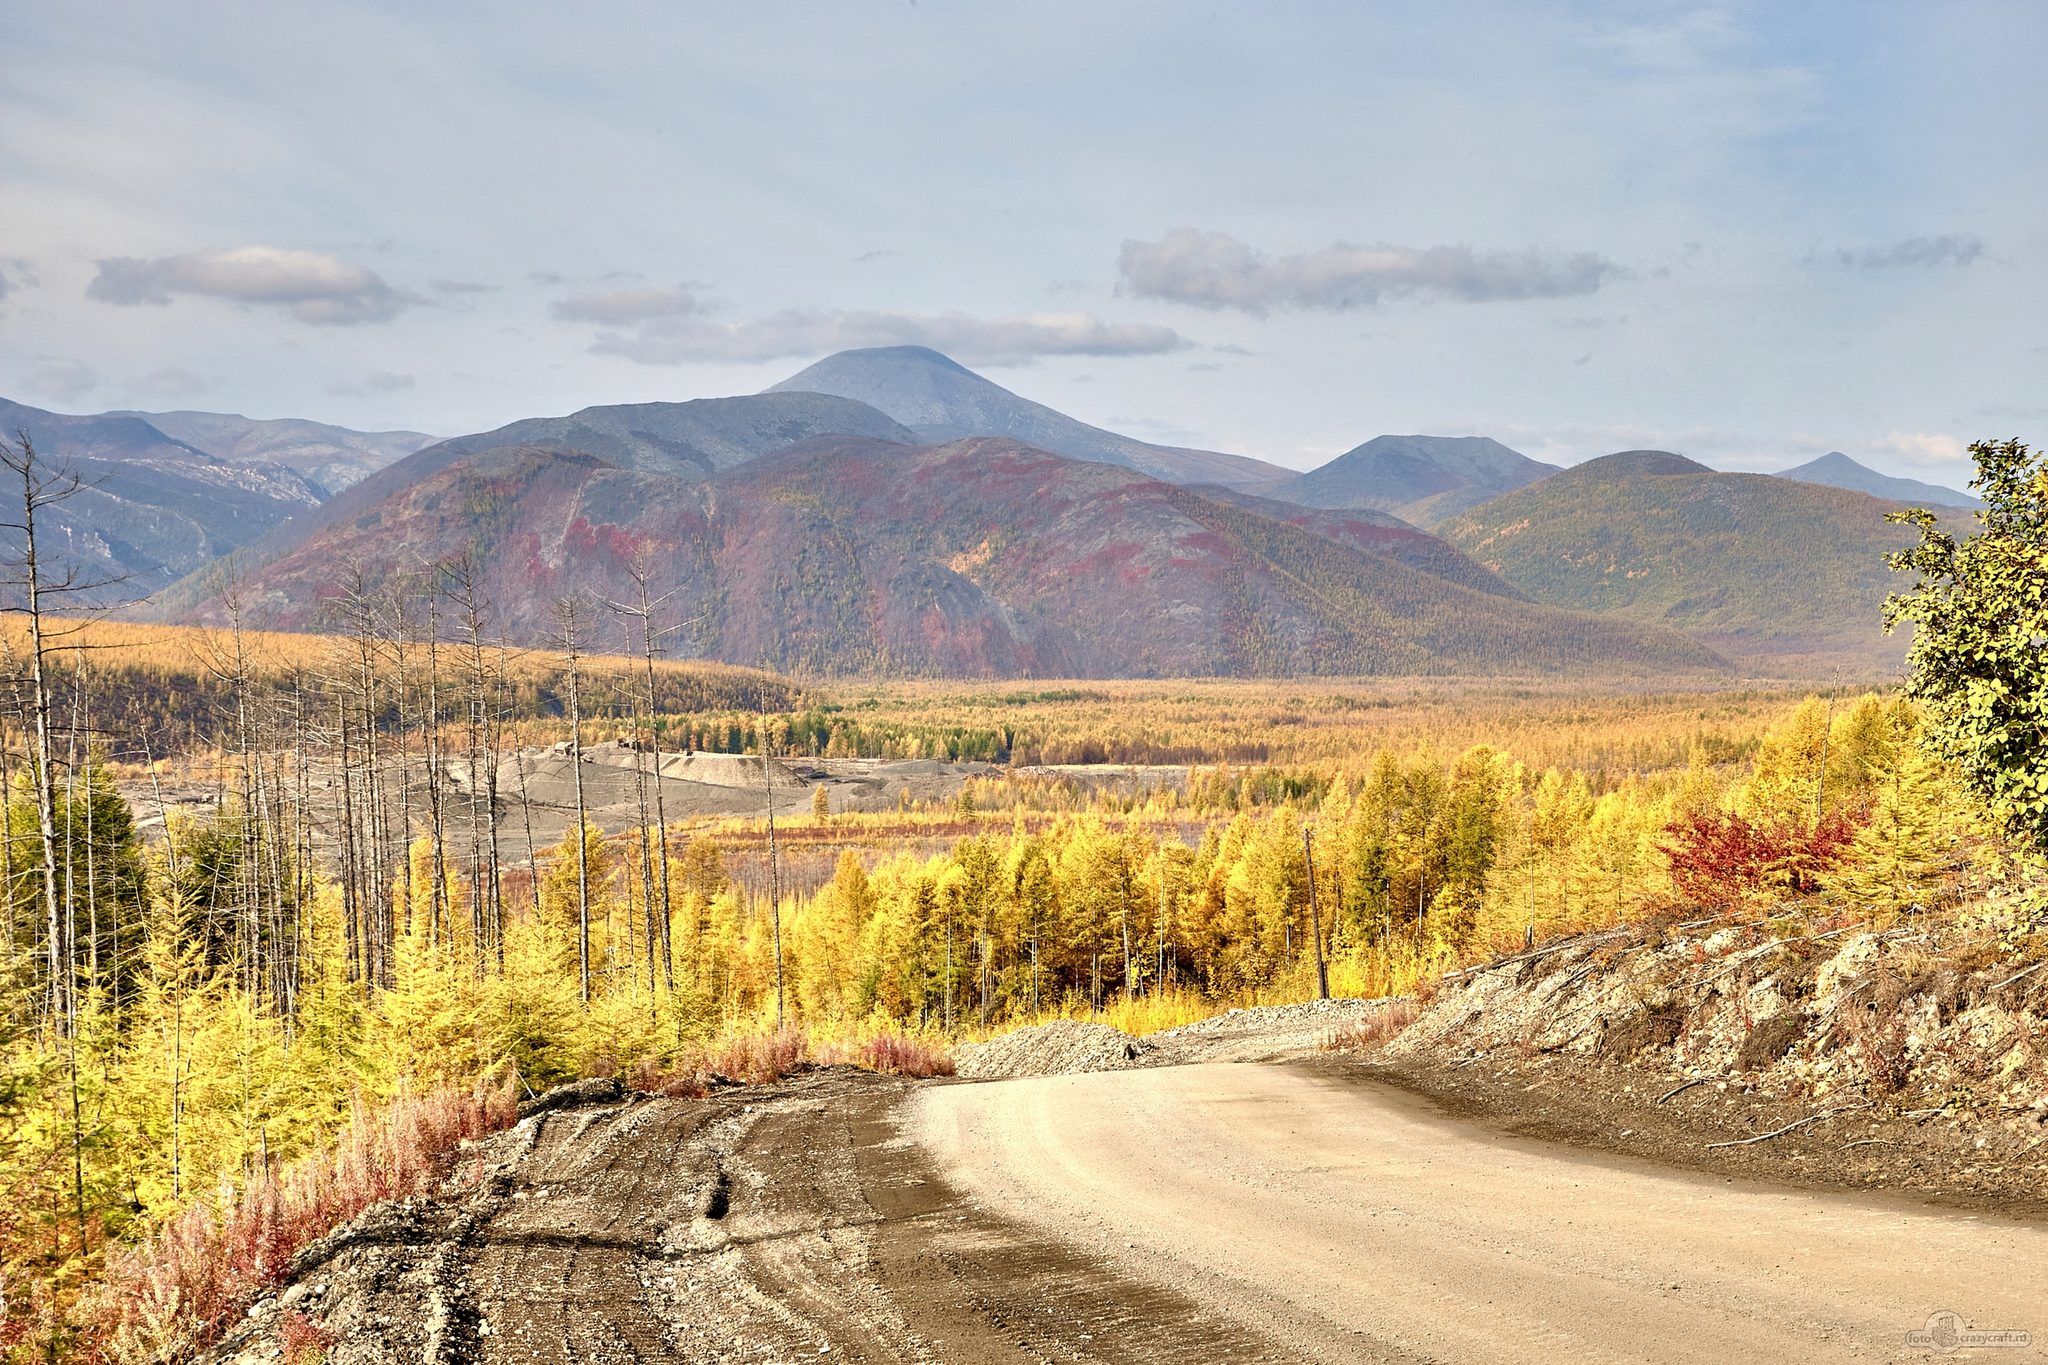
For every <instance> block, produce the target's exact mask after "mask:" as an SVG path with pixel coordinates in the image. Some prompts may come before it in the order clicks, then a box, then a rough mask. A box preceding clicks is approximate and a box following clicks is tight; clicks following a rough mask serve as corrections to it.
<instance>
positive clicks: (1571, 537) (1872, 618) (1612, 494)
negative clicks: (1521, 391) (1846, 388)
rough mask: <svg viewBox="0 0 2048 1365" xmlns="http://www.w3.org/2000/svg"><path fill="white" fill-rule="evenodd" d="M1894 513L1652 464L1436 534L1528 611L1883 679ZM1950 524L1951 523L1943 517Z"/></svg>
mask: <svg viewBox="0 0 2048 1365" xmlns="http://www.w3.org/2000/svg"><path fill="white" fill-rule="evenodd" d="M1900 506H1902V504H1899V503H1891V502H1884V501H1882V500H1880V499H1877V498H1873V497H1871V496H1869V495H1868V494H1864V493H1857V492H1853V491H1850V490H1848V489H1840V488H1827V487H1823V486H1821V485H1819V484H1809V483H1798V482H1795V481H1793V480H1790V479H1781V478H1776V477H1773V476H1772V475H1768V474H1718V473H1715V472H1714V471H1713V470H1710V469H1708V468H1707V467H1706V466H1705V465H1701V464H1698V463H1695V462H1694V461H1692V460H1688V459H1686V458H1685V457H1684V456H1681V455H1673V454H1669V453H1667V452H1663V451H1628V452H1624V453H1622V454H1619V455H1609V456H1605V457H1603V458H1601V459H1597V460H1588V461H1587V462H1586V463H1584V464H1581V465H1576V466H1574V467H1572V468H1571V469H1568V470H1566V471H1565V472H1564V473H1562V474H1555V475H1552V476H1551V477H1550V478H1548V479H1545V480H1544V481H1543V482H1541V483H1538V484H1534V485H1531V486H1530V487H1528V488H1523V489H1518V490H1516V491H1515V492H1512V493H1509V494H1506V495H1504V496H1502V497H1499V498H1495V499H1494V500H1493V501H1491V502H1487V503H1483V504H1481V505H1480V506H1478V507H1475V508H1473V509H1472V510H1471V511H1469V512H1466V513H1463V514H1462V515H1459V516H1456V517H1453V518H1451V519H1450V520H1449V521H1448V522H1446V523H1445V524H1444V525H1443V526H1442V527H1441V528H1439V529H1440V533H1441V534H1442V535H1443V536H1444V538H1445V539H1447V540H1449V541H1450V542H1451V543H1452V544H1454V545H1456V546H1458V547H1459V548H1460V549H1462V550H1464V551H1465V552H1466V553H1467V554H1469V555H1471V556H1472V557H1473V558H1474V559H1476V560H1478V561H1479V562H1480V563H1482V564H1485V565H1486V566H1487V567H1489V568H1491V569H1494V570H1495V571H1496V572H1498V573H1499V574H1500V575H1501V576H1502V577H1504V578H1506V579H1507V580H1508V581H1509V582H1511V583H1513V584H1515V585H1516V586H1517V587H1519V588H1521V589H1522V590H1523V591H1524V592H1527V593H1528V594H1529V595H1530V596H1531V597H1533V598H1535V599H1536V600H1537V601H1539V602H1548V603H1550V604H1552V605H1554V606H1560V607H1571V608H1575V609H1577V610H1580V611H1591V612H1599V613H1601V614H1603V615H1607V616H1613V617H1619V618H1621V619H1624V620H1632V621H1642V622H1645V623H1648V622H1656V623H1658V624H1661V625H1668V626H1673V627H1676V628H1678V629H1680V630H1683V631H1685V632H1686V633H1687V634H1689V635H1691V636H1692V637H1693V638H1694V639H1696V640H1699V641H1700V642H1701V643H1703V644H1706V645H1709V646H1711V647H1713V648H1714V649H1716V650H1719V651H1721V652H1723V653H1725V654H1729V655H1732V656H1741V657H1745V658H1771V657H1775V658H1778V659H1782V660H1788V661H1798V660H1802V659H1803V660H1805V661H1806V666H1809V667H1825V666H1831V665H1832V663H1836V662H1845V663H1848V664H1850V665H1852V666H1855V667H1859V668H1869V667H1872V666H1878V667H1889V666H1894V665H1896V663H1897V662H1898V661H1899V660H1900V659H1902V658H1903V657H1904V654H1905V648H1906V641H1905V639H1904V638H1903V637H1895V638H1890V639H1887V638H1886V637H1885V636H1884V634H1883V633H1882V626H1883V622H1882V620H1881V618H1880V615H1879V609H1880V608H1881V607H1882V605H1883V603H1884V599H1885V595H1886V594H1887V593H1889V592H1891V591H1892V590H1894V589H1895V588H1897V587H1898V586H1899V584H1898V582H1897V580H1896V579H1895V578H1894V576H1893V575H1892V574H1891V573H1890V572H1889V571H1888V570H1887V569H1886V568H1885V565H1884V556H1885V555H1886V554H1887V553H1890V552H1892V551H1895V550H1899V549H1902V548H1904V547H1905V546H1907V545H1909V544H1911V543H1912V542H1913V539H1914V533H1913V532H1912V530H1911V528H1909V527H1903V526H1896V525H1890V524H1887V523H1886V521H1885V519H1884V517H1885V513H1887V512H1890V511H1894V510H1897V509H1898V508H1899V507H1900ZM1954 515H1955V516H1956V517H1957V518H1958V520H1961V519H1962V518H1964V517H1966V516H1967V514H1964V513H1956V514H1954Z"/></svg>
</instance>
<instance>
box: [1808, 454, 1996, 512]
mask: <svg viewBox="0 0 2048 1365" xmlns="http://www.w3.org/2000/svg"><path fill="white" fill-rule="evenodd" d="M1777 477H1779V478H1781V479H1793V480H1796V481H1798V482H1800V483H1817V484H1821V485H1823V486H1825V487H1828V488H1848V489H1853V490H1855V491H1856V492H1858V493H1868V494H1870V495H1871V496H1872V497H1875V498H1888V499H1890V500H1891V501H1893V502H1907V503H1923V502H1925V503H1932V504H1934V505H1935V506H1938V507H1969V508H1977V507H1982V506H1983V505H1984V502H1983V500H1982V499H1981V498H1976V497H1972V496H1971V495H1970V494H1968V493H1962V492H1958V491H1957V490H1955V489H1953V488H1945V487H1943V486H1942V485H1941V484H1938V483H1922V482H1921V481H1920V480H1918V479H1901V478H1896V477H1894V476H1893V475H1890V474H1880V473H1878V472H1877V471H1876V470H1875V469H1872V468H1870V467H1869V466H1868V465H1864V464H1859V463H1857V462H1856V461H1855V460H1852V459H1850V458H1849V457H1848V456H1847V455H1844V454H1843V453H1842V452H1841V451H1839V450H1831V451H1829V452H1828V453H1827V454H1825V455H1823V456H1821V457H1820V458H1819V459H1817V460H1808V461H1807V462H1806V463H1805V464H1803V465H1799V466H1798V467H1797V468H1793V469H1781V470H1779V471H1778V472H1777Z"/></svg>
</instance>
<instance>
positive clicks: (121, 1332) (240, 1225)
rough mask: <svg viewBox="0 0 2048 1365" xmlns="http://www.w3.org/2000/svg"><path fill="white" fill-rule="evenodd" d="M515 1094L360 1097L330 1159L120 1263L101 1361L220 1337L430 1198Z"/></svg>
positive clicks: (251, 1190) (240, 1196) (256, 1185)
mask: <svg viewBox="0 0 2048 1365" xmlns="http://www.w3.org/2000/svg"><path fill="white" fill-rule="evenodd" d="M517 1086H518V1079H517V1077H516V1076H510V1075H508V1076H506V1077H505V1078H504V1080H503V1082H502V1083H501V1084H499V1085H497V1086H483V1085H480V1086H478V1087H477V1088H476V1089H475V1090H473V1091H468V1092H465V1091H460V1090H455V1089H452V1088H451V1089H442V1090H437V1091H435V1092H434V1093H432V1094H430V1095H426V1096H415V1095H411V1094H401V1095H400V1096H399V1097H398V1098H397V1099H396V1100H394V1101H393V1102H392V1103H391V1105H390V1107H389V1108H388V1109H386V1110H385V1111H383V1112H382V1113H376V1112H372V1111H371V1110H370V1109H369V1108H368V1106H366V1105H365V1104H363V1103H362V1101H361V1099H360V1098H358V1099H357V1101H356V1104H355V1109H354V1113H353V1114H352V1116H351V1117H350V1120H349V1124H348V1127H347V1128H345V1129H344V1130H343V1131H342V1134H341V1137H340V1140H339V1141H337V1142H336V1143H335V1144H334V1146H333V1148H332V1149H331V1150H330V1151H323V1152H320V1153H317V1154H315V1155H312V1156H307V1157H303V1158H301V1159H299V1160H298V1161H295V1162H293V1163H291V1164H290V1165H289V1166H287V1167H285V1168H284V1170H282V1171H281V1172H280V1171H275V1170H272V1171H266V1172H265V1173H263V1174H262V1175H261V1176H258V1177H256V1178H255V1179H252V1180H251V1181H250V1182H249V1184H248V1185H246V1186H245V1187H243V1188H242V1189H240V1190H236V1189H232V1188H227V1187H224V1188H223V1189H222V1190H221V1192H220V1196H219V1197H218V1198H217V1199H215V1200H212V1201H202V1202H200V1203H197V1204H194V1205H193V1206H192V1207H191V1208H189V1209H187V1210H185V1212H184V1213H182V1214H179V1215H178V1216H177V1217H176V1218H173V1219H172V1220H171V1221H170V1222H169V1223H168V1224H167V1225H165V1227H164V1229H163V1230H162V1231H161V1232H159V1233H158V1234H157V1235H156V1236H155V1237H154V1238H151V1239H150V1240H149V1241H146V1242H144V1243H142V1244H141V1245H140V1246H138V1247H136V1248H135V1249H134V1250H133V1251H130V1252H129V1253H128V1254H127V1255H125V1256H123V1257H121V1258H120V1259H119V1260H117V1261H115V1262H114V1263H113V1264H112V1265H111V1266H110V1267H109V1268H108V1272H107V1282H106V1284H105V1286H104V1288H103V1289H102V1290H101V1291H100V1292H99V1294H98V1296H97V1300H96V1302H95V1303H94V1304H93V1305H92V1313H91V1323H92V1330H93V1335H94V1336H95V1337H96V1338H97V1340H96V1342H95V1343H94V1344H95V1345H96V1346H97V1347H98V1354H101V1355H103V1356H105V1357H106V1358H108V1359H111V1360H116V1361H136V1362H141V1361H150V1360H170V1359H175V1358H178V1357H181V1356H184V1355H188V1354H190V1353H192V1352H195V1351H199V1350H203V1349H204V1348H205V1347H207V1346H209V1345H211V1344H212V1343H213V1342H215V1341H217V1340H219V1339H220V1337H221V1336H222V1335H223V1334H225V1333H226V1331H227V1330H228V1328H229V1327H230V1326H231V1325H233V1324H234V1323H235V1322H236V1321H237V1320H238V1319H239V1318H240V1317H241V1316H242V1314H244V1313H245V1312H247V1310H248V1308H249V1306H250V1305H251V1304H253V1303H255V1302H256V1301H257V1300H258V1299H260V1298H262V1297H263V1296H264V1295H265V1294H267V1293H269V1292H270V1291H271V1290H272V1289H274V1288H275V1287H276V1286H277V1285H278V1284H280V1283H282V1282H283V1280H284V1279H285V1277H286V1275H287V1274H288V1273H289V1272H290V1269H291V1263H292V1258H293V1256H295V1255H296V1254H298V1252H299V1251H301V1250H303V1249H304V1248H305V1247H307V1246H309V1245H311V1244H312V1243H314V1242H316V1241H318V1240H319V1239H320V1238H321V1237H324V1236H325V1235H327V1233H329V1232H330V1231H332V1230H333V1229H335V1228H337V1227H339V1226H340V1225H342V1224H343V1223H346V1222H348V1221H349V1220H350V1219H352V1218H354V1217H356V1216H357V1215H358V1214H360V1213H361V1212H363V1210H365V1209H367V1208H369V1207H370V1206H371V1205H372V1204H375V1203H378V1202H379V1201H381V1200H385V1199H391V1198H394V1197H399V1196H404V1195H413V1194H426V1193H429V1192H431V1191H432V1190H433V1188H434V1187H435V1185H436V1184H437V1183H438V1182H439V1180H440V1179H441V1177H442V1176H444V1175H445V1174H446V1173H447V1171H448V1168H449V1167H450V1165H451V1164H452V1158H453V1156H454V1154H455V1153H456V1152H457V1151H458V1150H459V1149H460V1148H461V1146H462V1145H463V1144H464V1143H465V1142H474V1141H476V1140H477V1139H479V1138H482V1137H485V1136H487V1135H488V1134H490V1133H493V1132H496V1131H498V1130H499V1129H501V1128H505V1127H508V1126H509V1125H510V1124H511V1122H512V1120H513V1117H514V1115H515V1114H516V1112H517V1102H516V1094H515V1092H516V1089H517ZM306 1345H307V1344H306V1343H303V1342H302V1343H300V1344H299V1349H302V1350H303V1349H306Z"/></svg>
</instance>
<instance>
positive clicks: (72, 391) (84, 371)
mask: <svg viewBox="0 0 2048 1365" xmlns="http://www.w3.org/2000/svg"><path fill="white" fill-rule="evenodd" d="M22 383H23V384H24V385H25V386H26V387H27V388H28V389H29V390H30V391H31V392H34V393H38V394H43V395H45V396H47V397H50V398H53V399H55V400H57V401H58V402H60V403H74V402H76V401H78V400H79V399H80V398H83V397H84V396H85V395H86V394H88V393H91V392H92V391H93V390H94V389H96V388H98V387H99V386H100V372H99V371H98V370H95V369H94V368H93V367H92V366H90V365H88V364H86V363H85V362H84V361H83V360H67V359H64V358H63V357H61V356H45V357H43V359H42V360H41V362H40V363H38V364H37V365H36V366H35V367H34V368H33V369H31V370H30V371H29V372H28V373H27V374H25V375H23V376H22Z"/></svg>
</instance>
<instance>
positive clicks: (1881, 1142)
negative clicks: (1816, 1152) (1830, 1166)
mask: <svg viewBox="0 0 2048 1365" xmlns="http://www.w3.org/2000/svg"><path fill="white" fill-rule="evenodd" d="M1898 1145H1899V1144H1898V1143H1896V1142H1893V1141H1892V1140H1891V1139H1890V1138H1859V1139H1857V1140H1856V1141H1855V1142H1845V1143H1843V1144H1842V1145H1841V1146H1840V1147H1837V1148H1836V1149H1835V1150H1836V1151H1838V1152H1846V1151H1848V1150H1849V1149H1850V1148H1851V1147H1870V1146H1877V1147H1896V1146H1898Z"/></svg>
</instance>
